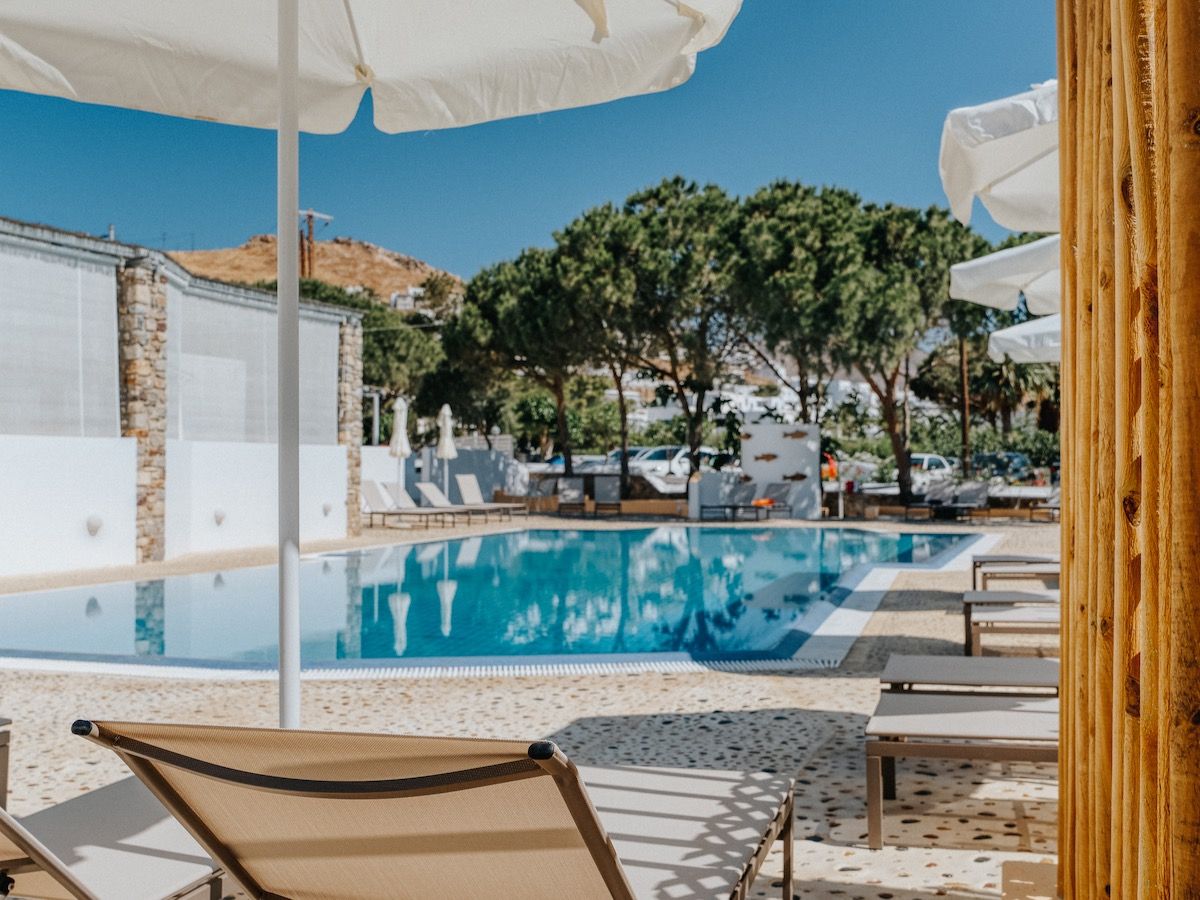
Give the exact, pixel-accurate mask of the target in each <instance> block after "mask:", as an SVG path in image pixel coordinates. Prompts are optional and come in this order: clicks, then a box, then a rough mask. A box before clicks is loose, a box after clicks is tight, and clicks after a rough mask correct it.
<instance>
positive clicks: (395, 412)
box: [388, 397, 412, 459]
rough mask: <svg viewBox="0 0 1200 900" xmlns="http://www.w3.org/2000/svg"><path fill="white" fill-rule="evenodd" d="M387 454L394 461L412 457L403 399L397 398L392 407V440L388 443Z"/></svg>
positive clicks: (406, 407)
mask: <svg viewBox="0 0 1200 900" xmlns="http://www.w3.org/2000/svg"><path fill="white" fill-rule="evenodd" d="M388 453H389V454H390V455H391V456H394V457H395V458H396V459H408V458H409V457H410V456H412V444H410V443H409V441H408V401H407V400H405V399H404V398H403V397H397V398H396V402H395V404H394V405H393V406H392V439H391V441H390V442H389V443H388Z"/></svg>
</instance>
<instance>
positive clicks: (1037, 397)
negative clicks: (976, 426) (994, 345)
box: [977, 359, 1058, 434]
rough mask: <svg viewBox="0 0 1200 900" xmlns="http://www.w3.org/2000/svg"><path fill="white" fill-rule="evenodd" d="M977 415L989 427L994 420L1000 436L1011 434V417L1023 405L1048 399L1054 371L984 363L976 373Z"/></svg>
mask: <svg viewBox="0 0 1200 900" xmlns="http://www.w3.org/2000/svg"><path fill="white" fill-rule="evenodd" d="M978 377H979V383H978V394H977V395H978V397H979V398H980V400H982V402H983V408H982V409H981V410H980V412H981V413H982V414H983V415H984V416H986V417H987V418H988V419H989V420H991V421H992V422H993V423H994V422H995V421H996V420H997V419H998V420H999V421H1000V429H1001V431H1002V432H1003V433H1004V434H1009V433H1010V432H1011V431H1012V423H1013V415H1014V414H1015V413H1016V412H1017V411H1018V410H1019V409H1021V408H1022V407H1023V406H1025V405H1026V404H1030V403H1038V402H1040V401H1042V400H1044V399H1046V398H1047V397H1049V396H1052V395H1053V393H1054V390H1055V388H1056V386H1057V383H1058V369H1057V367H1055V366H1050V365H1030V364H1028V363H1014V362H1012V360H1009V359H1005V360H1004V362H995V361H994V360H991V359H988V360H986V361H985V362H984V363H983V365H982V368H981V371H980V372H979V376H978Z"/></svg>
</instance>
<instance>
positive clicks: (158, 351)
mask: <svg viewBox="0 0 1200 900" xmlns="http://www.w3.org/2000/svg"><path fill="white" fill-rule="evenodd" d="M117 350H118V360H119V365H120V382H119V384H120V393H121V434H122V436H124V437H132V438H136V439H137V561H138V562H153V561H156V560H161V559H162V558H163V552H164V549H165V546H166V485H167V278H166V275H165V274H163V273H162V272H161V271H160V269H159V267H158V266H157V265H155V263H154V262H153V261H152V260H149V259H133V260H130V261H128V262H126V263H125V265H124V267H123V268H122V269H121V270H120V272H119V275H118V279H117Z"/></svg>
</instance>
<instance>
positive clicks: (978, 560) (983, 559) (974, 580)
mask: <svg viewBox="0 0 1200 900" xmlns="http://www.w3.org/2000/svg"><path fill="white" fill-rule="evenodd" d="M1058 562H1059V557H1057V556H1029V555H1025V554H1020V553H983V554H980V555H979V556H972V557H971V588H972V589H973V590H978V589H979V570H980V569H982V568H983V567H984V566H996V565H1001V566H1024V565H1046V564H1058Z"/></svg>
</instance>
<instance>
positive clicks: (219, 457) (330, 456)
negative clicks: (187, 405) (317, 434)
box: [166, 441, 347, 559]
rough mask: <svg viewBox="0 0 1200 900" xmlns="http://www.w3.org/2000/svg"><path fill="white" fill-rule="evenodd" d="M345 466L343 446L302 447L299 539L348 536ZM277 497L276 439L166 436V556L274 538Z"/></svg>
mask: <svg viewBox="0 0 1200 900" xmlns="http://www.w3.org/2000/svg"><path fill="white" fill-rule="evenodd" d="M346 471H347V459H346V448H345V447H343V446H341V445H338V444H330V445H324V444H320V445H318V444H307V445H304V446H302V447H301V448H300V537H301V538H302V539H304V540H317V539H322V538H342V537H345V536H346ZM276 497H277V493H276V449H275V445H274V444H251V443H227V442H223V441H167V513H166V515H167V523H166V524H167V538H166V556H167V558H168V559H172V558H174V557H176V556H181V555H182V554H185V553H203V552H207V551H212V550H229V549H235V548H239V547H262V546H269V545H272V544H274V543H275V542H276V540H277V535H278V524H277V519H276ZM218 519H219V520H220V521H218Z"/></svg>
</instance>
